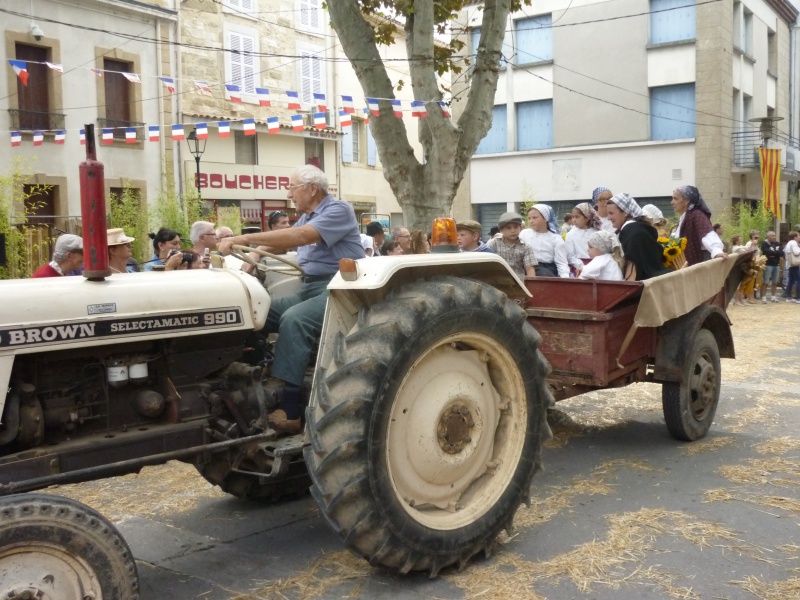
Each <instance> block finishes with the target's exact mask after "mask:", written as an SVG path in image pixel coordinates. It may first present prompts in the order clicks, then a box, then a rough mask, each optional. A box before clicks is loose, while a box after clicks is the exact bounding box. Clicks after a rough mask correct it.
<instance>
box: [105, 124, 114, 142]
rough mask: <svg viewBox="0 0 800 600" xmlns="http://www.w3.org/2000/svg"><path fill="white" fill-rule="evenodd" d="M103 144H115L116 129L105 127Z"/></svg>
mask: <svg viewBox="0 0 800 600" xmlns="http://www.w3.org/2000/svg"><path fill="white" fill-rule="evenodd" d="M103 143H104V144H113V143H114V128H113V127H104V128H103Z"/></svg>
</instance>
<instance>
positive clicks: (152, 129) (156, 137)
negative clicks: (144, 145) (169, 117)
mask: <svg viewBox="0 0 800 600" xmlns="http://www.w3.org/2000/svg"><path fill="white" fill-rule="evenodd" d="M147 132H148V139H149V140H150V141H151V142H158V141H160V140H161V127H159V126H158V125H150V126H149V127H148V128H147Z"/></svg>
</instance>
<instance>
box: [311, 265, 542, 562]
mask: <svg viewBox="0 0 800 600" xmlns="http://www.w3.org/2000/svg"><path fill="white" fill-rule="evenodd" d="M539 342H540V337H539V335H538V334H537V333H536V331H535V330H534V329H533V328H532V327H531V326H530V325H528V323H527V322H526V315H525V312H524V311H523V310H522V309H521V308H520V307H518V306H517V305H515V304H514V303H513V302H512V301H510V300H509V299H508V298H507V297H506V296H505V295H504V294H502V293H501V292H499V291H497V290H496V289H494V288H492V287H491V286H488V285H485V284H482V283H480V282H476V281H471V280H465V279H459V278H455V277H440V278H435V279H434V280H433V281H429V282H417V283H413V284H410V285H407V286H405V287H402V288H400V289H399V290H397V291H393V292H391V293H390V294H389V296H388V297H387V299H386V300H385V301H383V302H382V303H379V304H376V305H373V306H372V307H371V308H364V309H362V310H361V312H360V313H359V317H358V322H357V323H356V325H355V326H354V327H353V328H352V329H351V330H350V332H349V333H348V334H347V335H346V336H345V335H339V336H337V338H336V340H335V342H334V343H333V347H332V348H329V349H322V350H321V355H322V356H323V357H328V356H330V357H331V358H330V359H329V360H327V363H326V364H319V365H318V366H317V372H316V376H315V378H314V381H315V383H314V385H315V391H314V395H315V398H316V403H315V404H313V405H312V406H310V407H309V408H308V410H307V428H306V431H307V435H308V436H309V438H310V440H311V445H310V446H307V447H306V449H305V458H306V465H307V466H308V469H309V473H310V475H311V479H312V482H313V486H312V488H311V493H312V495H313V496H314V498H315V499H316V501H317V503H318V504H319V506H320V510H321V511H322V513H323V514H324V515H325V517H326V519H327V520H328V522H329V523H330V524H331V525H332V526H333V528H334V529H335V530H336V531H337V532H338V533H339V535H340V536H341V537H342V538H343V540H344V543H345V545H346V546H347V547H348V548H349V549H350V550H352V551H353V552H354V553H355V554H357V555H359V556H362V557H364V558H365V559H367V560H368V561H369V562H370V564H373V565H380V566H383V567H386V568H388V569H390V570H392V571H398V572H400V573H407V572H409V571H419V570H424V571H429V572H430V574H431V576H432V577H434V576H436V574H437V573H438V572H439V570H440V569H441V568H443V567H446V566H448V565H451V564H454V563H458V565H459V567H463V566H464V565H465V564H466V563H467V561H468V560H469V559H470V558H471V557H472V556H474V555H475V554H476V553H478V552H479V551H481V550H483V551H485V552H486V554H487V555H488V554H489V553H490V552H491V548H492V544H493V543H494V540H495V538H496V537H497V535H498V534H499V533H500V531H501V530H502V529H503V528H506V529H507V530H511V527H512V521H513V518H514V514H515V512H516V510H517V508H518V507H519V504H520V502H522V501H526V502H527V501H528V499H529V495H530V483H531V478H532V476H533V473H534V470H535V468H536V467H537V466H538V465H539V453H540V450H541V443H542V431H543V427H544V425H543V423H544V419H545V412H546V411H545V409H546V405H547V391H546V389H545V375H546V373H547V369H548V366H547V362H546V361H545V359H544V358H543V356H542V355H541V354H540V353H539V351H538V345H539Z"/></svg>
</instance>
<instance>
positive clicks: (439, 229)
mask: <svg viewBox="0 0 800 600" xmlns="http://www.w3.org/2000/svg"><path fill="white" fill-rule="evenodd" d="M431 232H432V234H431V252H458V234H457V232H456V222H455V221H454V220H453V219H450V218H448V217H440V218H438V219H434V220H433V227H432V228H431Z"/></svg>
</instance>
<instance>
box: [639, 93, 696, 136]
mask: <svg viewBox="0 0 800 600" xmlns="http://www.w3.org/2000/svg"><path fill="white" fill-rule="evenodd" d="M694 100H695V96H694V84H693V83H685V84H682V85H666V86H664V87H656V88H650V139H651V140H682V139H687V138H693V137H694V135H695V134H694V129H695V124H694V122H695V118H696V117H695V110H694Z"/></svg>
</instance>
